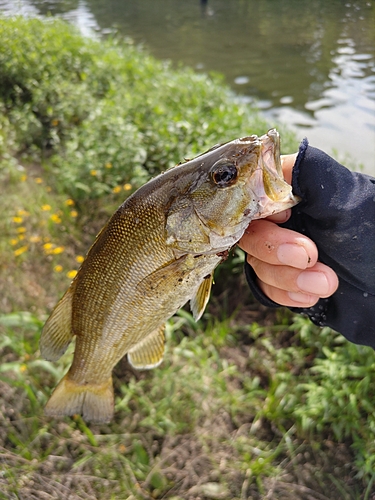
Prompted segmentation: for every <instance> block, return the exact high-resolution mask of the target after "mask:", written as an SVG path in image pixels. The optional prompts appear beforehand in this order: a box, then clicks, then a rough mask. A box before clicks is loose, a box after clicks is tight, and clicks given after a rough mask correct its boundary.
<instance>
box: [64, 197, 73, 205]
mask: <svg viewBox="0 0 375 500" xmlns="http://www.w3.org/2000/svg"><path fill="white" fill-rule="evenodd" d="M64 203H65V205H66V206H67V207H72V206H73V205H74V201H73V200H72V199H71V198H68V199H67V200H65V202H64Z"/></svg>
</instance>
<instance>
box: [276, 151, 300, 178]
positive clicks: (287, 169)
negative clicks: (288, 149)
mask: <svg viewBox="0 0 375 500" xmlns="http://www.w3.org/2000/svg"><path fill="white" fill-rule="evenodd" d="M297 156H298V153H293V154H290V155H281V156H280V160H281V168H282V170H283V174H284V179H285V180H286V182H287V183H288V184H292V171H293V167H294V164H295V162H296V159H297Z"/></svg>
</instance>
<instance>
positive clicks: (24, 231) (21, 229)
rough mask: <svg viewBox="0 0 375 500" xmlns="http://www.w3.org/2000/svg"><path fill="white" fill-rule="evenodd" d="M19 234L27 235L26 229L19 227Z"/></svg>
mask: <svg viewBox="0 0 375 500" xmlns="http://www.w3.org/2000/svg"><path fill="white" fill-rule="evenodd" d="M17 233H19V234H21V233H26V228H25V227H24V226H21V227H17Z"/></svg>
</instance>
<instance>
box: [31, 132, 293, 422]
mask: <svg viewBox="0 0 375 500" xmlns="http://www.w3.org/2000/svg"><path fill="white" fill-rule="evenodd" d="M279 149H280V148H279V135H278V133H277V132H276V130H271V131H269V132H268V133H267V134H265V135H264V136H262V137H260V138H258V137H257V136H250V137H246V138H242V139H237V140H235V141H231V142H229V143H227V144H224V145H221V146H217V147H215V148H213V149H212V150H209V151H208V152H207V153H204V154H203V155H200V156H198V157H197V158H195V159H194V160H191V161H188V162H186V163H184V164H182V165H179V166H176V167H174V168H173V169H170V170H168V171H166V172H165V173H164V174H161V175H159V176H158V177H156V178H155V179H152V180H151V181H149V182H148V183H146V184H145V185H144V186H142V187H141V188H140V189H139V190H138V191H136V192H135V193H134V194H133V195H132V196H131V197H129V198H128V199H127V200H126V201H125V202H124V203H123V204H122V205H121V206H120V208H119V209H118V210H117V211H116V212H115V213H114V214H113V216H112V217H111V219H110V220H109V222H108V223H107V224H106V225H105V226H104V228H103V229H102V231H101V232H100V233H99V234H98V236H97V238H96V240H95V242H94V244H93V245H92V247H91V248H90V250H89V252H88V254H87V256H86V258H85V260H84V262H83V263H82V265H81V267H80V269H79V271H78V273H77V275H76V277H75V278H74V280H73V282H72V283H71V285H70V287H69V289H68V290H67V292H66V294H65V295H64V297H63V298H62V299H61V301H60V302H59V303H58V304H57V306H56V308H55V309H54V311H53V312H52V314H51V316H50V318H49V319H48V320H47V322H46V325H45V326H44V329H43V332H42V337H41V341H40V348H41V353H42V355H43V356H44V357H45V358H46V359H49V360H51V361H54V360H56V359H58V358H59V357H60V356H61V354H62V353H63V352H64V351H65V350H66V348H67V346H68V344H69V342H70V341H71V339H72V338H73V336H75V337H76V346H75V353H74V358H73V362H72V365H71V367H70V369H69V371H68V373H67V374H66V375H65V377H64V378H63V379H62V380H61V381H60V383H59V384H58V386H57V387H56V389H55V391H54V392H53V394H52V396H51V398H50V400H49V402H48V403H47V406H46V409H45V411H46V414H47V415H51V416H61V415H72V414H75V413H80V414H82V415H83V417H84V418H85V419H86V420H88V421H93V422H107V421H109V420H110V419H111V418H112V416H113V411H114V396H113V388H112V377H111V373H112V370H113V367H114V366H115V365H116V363H117V362H118V361H119V360H120V359H121V358H122V357H123V356H124V355H125V354H128V359H129V361H130V363H131V364H132V365H133V366H134V367H135V368H139V369H142V368H143V369H146V368H153V367H155V366H157V365H158V364H160V362H161V361H162V359H163V353H164V325H165V322H166V320H167V319H168V318H169V317H171V316H172V315H173V314H175V312H176V311H177V310H178V309H179V308H180V307H182V306H183V305H184V304H185V303H186V302H187V301H188V300H190V304H191V309H192V312H193V316H194V317H195V319H198V318H199V317H200V316H201V315H202V313H203V311H204V308H205V306H206V303H207V301H208V298H209V293H210V289H211V283H212V274H213V270H214V269H215V267H216V266H217V265H218V264H219V263H220V261H221V260H222V259H223V255H224V254H225V253H226V252H227V250H228V249H230V248H231V247H232V246H233V245H235V244H236V242H237V241H238V240H239V239H240V237H241V236H242V234H243V233H244V231H245V229H246V227H247V225H248V224H249V222H250V221H251V220H253V219H256V218H260V217H266V216H268V215H271V214H272V213H275V212H277V211H282V210H285V209H286V208H289V207H291V206H293V205H295V204H296V203H297V201H298V200H297V199H296V198H295V197H294V196H293V194H292V192H291V188H290V186H289V185H288V184H287V183H286V182H285V181H284V180H283V179H282V176H281V165H280V157H279Z"/></svg>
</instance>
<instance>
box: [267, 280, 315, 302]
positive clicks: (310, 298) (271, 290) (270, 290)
mask: <svg viewBox="0 0 375 500" xmlns="http://www.w3.org/2000/svg"><path fill="white" fill-rule="evenodd" d="M258 285H259V288H261V290H262V291H263V293H264V294H265V295H266V296H267V297H269V298H270V299H271V300H273V301H274V302H276V303H277V304H280V305H281V306H286V307H313V306H314V305H315V304H316V303H317V302H318V301H319V299H320V297H318V296H317V295H312V294H306V293H299V294H298V295H297V293H295V294H294V295H292V296H291V295H290V294H289V292H287V291H286V290H281V289H279V288H275V287H273V286H271V285H267V284H266V283H263V282H262V281H259V282H258ZM296 299H297V300H296Z"/></svg>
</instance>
